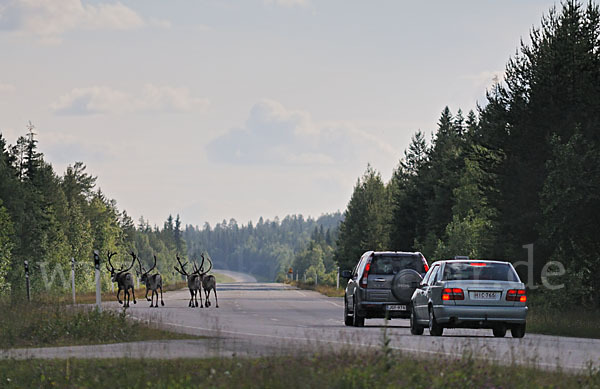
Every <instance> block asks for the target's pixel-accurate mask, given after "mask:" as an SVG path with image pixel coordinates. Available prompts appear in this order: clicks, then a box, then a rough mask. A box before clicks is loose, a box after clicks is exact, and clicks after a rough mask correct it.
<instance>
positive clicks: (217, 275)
mask: <svg viewBox="0 0 600 389" xmlns="http://www.w3.org/2000/svg"><path fill="white" fill-rule="evenodd" d="M213 275H214V276H215V278H216V279H217V290H219V284H227V283H230V282H235V280H234V279H233V278H231V277H229V276H226V275H225V274H220V273H213Z"/></svg>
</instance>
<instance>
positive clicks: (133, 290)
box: [131, 285, 137, 304]
mask: <svg viewBox="0 0 600 389" xmlns="http://www.w3.org/2000/svg"><path fill="white" fill-rule="evenodd" d="M131 294H132V295H133V303H134V304H137V301H135V289H134V288H133V285H131Z"/></svg>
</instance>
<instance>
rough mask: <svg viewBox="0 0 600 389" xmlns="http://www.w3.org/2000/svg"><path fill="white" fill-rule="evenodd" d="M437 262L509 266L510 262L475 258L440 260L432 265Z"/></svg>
mask: <svg viewBox="0 0 600 389" xmlns="http://www.w3.org/2000/svg"><path fill="white" fill-rule="evenodd" d="M438 262H444V263H470V262H479V263H502V264H509V263H510V262H508V261H498V260H495V259H476V258H472V259H442V260H439V261H435V262H434V263H438Z"/></svg>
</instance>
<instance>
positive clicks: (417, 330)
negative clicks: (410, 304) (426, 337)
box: [410, 308, 425, 335]
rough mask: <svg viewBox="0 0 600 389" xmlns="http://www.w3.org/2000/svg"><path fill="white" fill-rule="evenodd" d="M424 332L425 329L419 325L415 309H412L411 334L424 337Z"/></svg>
mask: <svg viewBox="0 0 600 389" xmlns="http://www.w3.org/2000/svg"><path fill="white" fill-rule="evenodd" d="M424 330H425V328H423V326H422V325H419V324H418V323H417V318H416V316H415V309H414V308H411V309H410V333H411V334H413V335H423V331H424Z"/></svg>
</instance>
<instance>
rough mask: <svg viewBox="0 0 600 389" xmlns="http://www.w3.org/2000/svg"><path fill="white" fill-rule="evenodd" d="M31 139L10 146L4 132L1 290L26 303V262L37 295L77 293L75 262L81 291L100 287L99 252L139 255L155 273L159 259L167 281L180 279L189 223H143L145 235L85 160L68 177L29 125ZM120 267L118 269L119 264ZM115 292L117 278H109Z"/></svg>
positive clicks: (0, 145)
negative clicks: (177, 269) (175, 268)
mask: <svg viewBox="0 0 600 389" xmlns="http://www.w3.org/2000/svg"><path fill="white" fill-rule="evenodd" d="M28 129H29V134H28V136H27V137H20V138H19V139H18V140H17V143H16V145H14V146H10V145H7V144H6V141H5V140H4V138H3V137H2V135H1V134H0V291H5V289H7V288H10V291H11V294H12V295H13V297H14V298H16V299H22V298H23V297H24V294H25V291H24V285H25V282H24V270H23V261H25V260H27V261H29V263H30V273H31V278H30V279H31V289H32V291H33V293H34V294H36V293H47V292H56V291H60V290H62V289H64V288H69V287H70V284H69V282H68V278H69V272H70V267H71V258H74V259H75V261H76V268H75V270H76V272H75V274H76V286H77V289H78V290H80V291H88V290H91V289H92V288H93V287H94V279H93V278H94V272H93V271H92V251H93V250H99V251H100V253H101V257H102V258H106V253H107V252H108V251H115V252H117V253H118V256H117V257H115V262H118V263H123V262H127V263H129V261H130V260H131V258H130V256H129V252H130V251H131V250H133V251H135V252H136V253H138V252H139V253H141V254H140V255H139V257H140V258H141V259H142V261H143V262H144V263H145V264H146V265H147V266H148V267H149V264H150V263H151V262H152V256H153V255H157V257H158V258H159V260H158V266H157V267H158V269H159V270H160V271H162V272H163V279H164V280H165V281H166V282H169V281H171V280H172V279H173V276H172V265H173V263H174V261H175V255H176V253H177V252H178V251H179V252H181V251H183V255H185V242H184V240H183V237H182V231H181V221H180V219H179V216H177V218H176V220H175V222H174V224H173V218H172V217H171V216H169V218H170V219H169V220H170V222H169V223H170V224H169V226H170V228H167V224H165V229H164V230H162V231H160V230H158V229H154V230H152V229H151V228H150V227H149V226H146V225H142V226H140V228H139V230H137V229H136V228H135V226H134V225H133V222H132V221H131V219H130V218H129V216H127V213H126V212H123V213H121V212H120V211H119V210H118V208H117V206H116V202H115V201H114V200H110V199H108V198H107V197H106V196H105V195H104V193H102V191H101V190H100V189H96V188H95V185H96V177H93V176H91V175H89V174H88V173H87V172H86V166H85V165H84V164H83V163H82V162H76V163H75V164H73V165H70V166H68V167H67V169H66V172H65V173H64V175H63V176H62V177H59V176H57V175H56V173H55V172H54V170H53V168H52V166H51V165H50V164H49V163H47V162H46V161H45V160H44V155H43V154H42V153H40V152H38V151H37V140H36V138H35V133H34V132H33V131H32V130H33V126H32V125H31V123H30V124H29V126H28ZM116 266H118V264H116ZM102 277H103V287H104V289H105V290H108V288H109V286H110V277H109V275H108V274H106V272H104V273H103V276H102Z"/></svg>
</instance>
